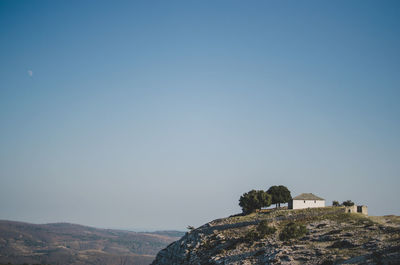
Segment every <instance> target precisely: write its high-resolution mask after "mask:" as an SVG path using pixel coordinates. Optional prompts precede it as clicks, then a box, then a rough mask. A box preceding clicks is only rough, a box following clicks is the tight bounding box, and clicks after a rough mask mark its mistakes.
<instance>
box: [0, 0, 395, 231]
mask: <svg viewBox="0 0 400 265" xmlns="http://www.w3.org/2000/svg"><path fill="white" fill-rule="evenodd" d="M399 11H400V3H399V2H398V1H332V2H327V1H323V2H322V1H306V2H299V1H296V2H295V1H251V2H243V1H117V2H111V1H0V49H1V53H0V219H7V220H18V221H25V222H32V223H52V222H70V223H77V224H82V225H88V226H95V227H109V228H112V227H114V228H116V227H120V228H125V229H137V228H145V229H149V230H170V229H175V230H181V231H182V230H185V228H186V226H187V225H193V226H200V225H202V224H204V223H206V222H208V221H211V220H213V219H216V218H220V217H225V216H229V215H232V214H236V213H239V212H240V211H241V209H240V207H239V206H238V199H239V197H240V195H241V194H243V193H244V192H247V191H249V190H251V189H264V190H266V189H268V188H269V187H270V186H272V185H285V186H287V187H288V188H289V189H290V190H291V192H292V195H293V196H296V195H298V194H300V193H303V192H312V193H314V194H316V195H318V196H320V197H323V198H325V199H326V203H327V205H330V204H331V202H332V200H338V201H341V202H342V201H344V200H347V199H351V200H353V201H354V202H355V203H357V204H364V205H367V206H368V211H369V214H370V215H386V214H395V215H400V205H399V204H398V203H395V202H396V201H399V195H398V187H399V186H400V137H399V135H400V104H399V99H400V75H399V69H400V50H399V47H400V16H399Z"/></svg>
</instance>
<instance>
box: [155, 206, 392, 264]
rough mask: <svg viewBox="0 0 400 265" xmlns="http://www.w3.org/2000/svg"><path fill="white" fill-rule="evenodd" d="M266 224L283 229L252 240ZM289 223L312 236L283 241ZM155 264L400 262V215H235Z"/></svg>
mask: <svg viewBox="0 0 400 265" xmlns="http://www.w3.org/2000/svg"><path fill="white" fill-rule="evenodd" d="M262 220H267V222H268V223H269V224H270V226H274V227H275V228H277V231H276V232H275V233H273V234H270V235H264V236H262V237H257V236H251V235H254V234H255V233H257V225H258V224H259V223H260V222H261V221H262ZM288 222H295V223H297V224H303V225H305V226H306V228H307V233H306V235H303V236H301V237H300V238H296V239H290V240H288V241H282V240H280V239H279V234H280V232H281V231H282V229H284V227H285V225H286V224H287V223H288ZM152 264H153V265H164V264H165V265H167V264H168V265H172V264H196V265H198V264H199V265H200V264H201V265H204V264H324V265H327V264H400V217H397V216H385V217H365V216H362V215H360V214H353V213H350V214H349V213H344V210H343V208H339V207H336V208H332V207H326V208H318V209H304V210H279V211H270V212H260V213H255V214H251V215H247V216H233V217H229V218H223V219H218V220H215V221H212V222H210V223H208V224H205V225H203V226H201V227H199V228H197V229H195V230H192V231H190V232H188V233H187V234H186V235H185V236H183V237H182V238H181V239H180V240H178V241H176V242H174V243H172V244H170V245H169V246H168V247H167V248H165V249H163V250H161V251H160V252H159V253H158V255H157V257H156V259H155V260H154V261H153V263H152Z"/></svg>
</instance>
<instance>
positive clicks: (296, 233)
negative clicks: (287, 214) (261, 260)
mask: <svg viewBox="0 0 400 265" xmlns="http://www.w3.org/2000/svg"><path fill="white" fill-rule="evenodd" d="M306 233H307V229H306V227H305V225H302V224H296V223H293V222H291V223H288V224H287V225H286V226H285V227H284V228H283V230H282V231H281V233H280V234H279V239H280V240H282V241H286V240H289V239H291V238H299V237H302V236H304V235H305V234H306Z"/></svg>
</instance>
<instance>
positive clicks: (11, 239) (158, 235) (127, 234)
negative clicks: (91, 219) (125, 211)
mask: <svg viewBox="0 0 400 265" xmlns="http://www.w3.org/2000/svg"><path fill="white" fill-rule="evenodd" d="M183 234H184V233H183V232H177V231H160V232H152V233H137V232H131V231H124V230H113V229H99V228H93V227H87V226H81V225H76V224H69V223H54V224H39V225H38V224H30V223H22V222H14V221H0V264H2V263H3V264H7V263H9V262H10V263H12V264H23V263H29V264H35V263H40V264H58V265H63V264H79V265H87V264H98V265H102V264H107V265H120V264H121V265H122V264H124V265H129V264H135V265H145V264H150V263H151V261H152V260H153V259H154V257H155V255H156V254H157V252H158V251H159V250H161V249H162V248H164V247H166V246H167V245H168V244H170V243H171V242H173V241H175V240H177V239H179V238H180V237H181V236H182V235H183Z"/></svg>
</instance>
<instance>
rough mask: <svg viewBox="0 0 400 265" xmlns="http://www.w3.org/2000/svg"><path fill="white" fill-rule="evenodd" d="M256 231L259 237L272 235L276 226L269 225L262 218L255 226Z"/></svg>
mask: <svg viewBox="0 0 400 265" xmlns="http://www.w3.org/2000/svg"><path fill="white" fill-rule="evenodd" d="M257 232H258V233H259V234H260V237H265V236H267V235H272V234H274V233H275V232H276V228H275V227H274V226H270V225H269V223H268V221H266V220H263V221H261V222H260V223H259V224H258V226H257Z"/></svg>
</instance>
